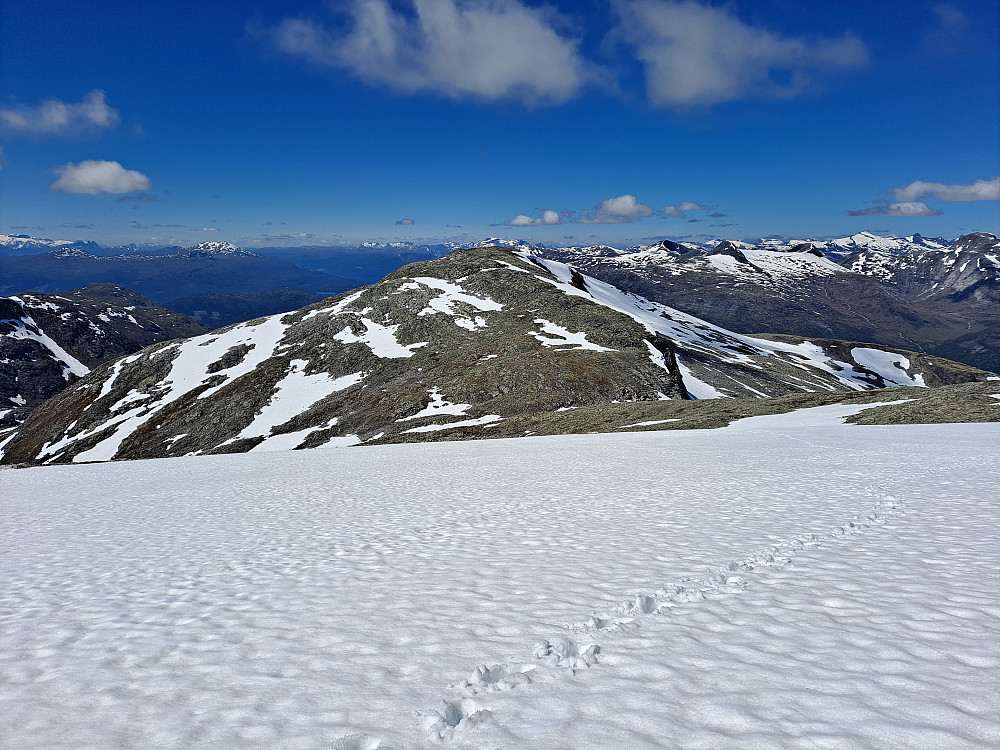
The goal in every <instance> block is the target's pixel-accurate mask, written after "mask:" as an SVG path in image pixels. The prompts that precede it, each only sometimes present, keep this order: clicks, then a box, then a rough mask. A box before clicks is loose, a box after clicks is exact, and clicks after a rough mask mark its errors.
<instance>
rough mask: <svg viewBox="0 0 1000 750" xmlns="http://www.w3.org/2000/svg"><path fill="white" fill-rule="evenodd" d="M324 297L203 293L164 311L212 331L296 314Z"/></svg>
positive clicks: (291, 292)
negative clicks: (171, 311) (281, 315)
mask: <svg viewBox="0 0 1000 750" xmlns="http://www.w3.org/2000/svg"><path fill="white" fill-rule="evenodd" d="M324 296H327V295H324V294H321V293H319V292H306V291H303V290H301V289H270V290H267V291H258V292H204V293H202V294H192V295H189V296H187V297H181V298H180V299H175V300H173V301H172V302H168V303H167V307H169V308H170V309H171V310H176V311H177V312H179V313H184V314H185V315H189V316H191V317H192V318H194V319H195V320H197V321H199V322H201V323H206V324H208V325H210V326H211V327H212V328H221V327H222V326H228V325H232V324H233V323H239V322H241V321H244V320H252V319H253V318H259V317H261V316H264V315H275V314H276V313H282V312H290V311H292V310H298V309H299V308H300V307H305V306H306V305H311V304H313V303H315V302H319V301H320V300H321V299H323V297H324Z"/></svg>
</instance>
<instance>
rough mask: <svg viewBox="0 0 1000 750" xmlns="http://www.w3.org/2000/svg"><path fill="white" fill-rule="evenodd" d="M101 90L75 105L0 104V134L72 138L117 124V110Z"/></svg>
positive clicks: (56, 102) (49, 101) (54, 102)
mask: <svg viewBox="0 0 1000 750" xmlns="http://www.w3.org/2000/svg"><path fill="white" fill-rule="evenodd" d="M104 97H105V94H104V92H103V91H100V90H94V91H91V92H90V93H89V94H87V95H86V96H85V97H84V98H83V100H82V101H80V102H77V103H75V104H70V103H67V102H63V101H59V100H58V99H46V100H45V101H44V102H42V103H41V104H39V105H38V106H37V107H29V106H27V105H24V104H13V105H7V106H3V107H0V133H3V134H4V135H27V136H32V137H35V138H54V137H75V136H80V135H87V134H89V133H94V132H97V131H100V130H108V129H110V128H114V127H115V126H117V125H118V122H119V117H118V111H117V110H115V109H112V108H111V107H109V106H108V104H107V102H106V101H105V99H104Z"/></svg>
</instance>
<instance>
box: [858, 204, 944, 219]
mask: <svg viewBox="0 0 1000 750" xmlns="http://www.w3.org/2000/svg"><path fill="white" fill-rule="evenodd" d="M941 213H942V212H941V211H939V210H938V209H935V208H931V207H930V206H928V205H927V204H926V203H924V202H923V201H904V202H900V203H880V204H878V205H876V206H872V207H871V208H862V209H859V210H857V211H848V212H847V215H848V216H940V215H941Z"/></svg>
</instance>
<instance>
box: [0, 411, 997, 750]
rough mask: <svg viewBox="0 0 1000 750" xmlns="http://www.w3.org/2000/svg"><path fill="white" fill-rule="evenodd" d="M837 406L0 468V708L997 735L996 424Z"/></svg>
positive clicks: (316, 724) (875, 742) (222, 734)
mask: <svg viewBox="0 0 1000 750" xmlns="http://www.w3.org/2000/svg"><path fill="white" fill-rule="evenodd" d="M813 411H815V410H813ZM844 413H845V410H844V408H843V407H840V408H839V410H838V409H836V408H834V409H827V410H826V411H824V412H822V413H820V414H816V413H813V414H812V416H811V418H809V419H806V418H805V416H804V415H806V414H807V412H800V413H798V415H797V416H796V415H793V417H795V418H794V419H790V418H789V417H788V416H781V417H766V418H757V419H754V420H747V421H745V422H744V423H742V424H739V425H737V426H736V427H731V428H726V429H723V430H712V431H697V432H683V433H679V432H653V433H649V432H646V433H623V434H615V435H583V436H562V437H547V438H533V439H519V440H507V441H476V442H470V443H447V444H418V445H397V446H372V447H366V448H360V449H356V450H349V451H326V450H322V449H318V450H313V451H299V452H292V453H282V454H277V453H265V454H261V455H256V454H255V455H252V456H251V455H246V454H244V455H230V456H210V457H195V458H182V459H164V460H159V461H145V462H128V463H108V464H99V465H86V466H57V467H42V468H36V469H24V470H16V471H5V472H2V473H0V482H2V485H3V486H2V490H3V492H2V498H3V499H2V503H3V506H2V509H3V513H2V515H0V550H2V551H0V556H2V557H0V567H2V568H3V570H4V572H5V573H4V583H3V586H2V588H0V612H2V615H0V617H2V620H0V735H2V736H4V737H5V740H6V741H7V742H8V743H9V744H10V745H11V746H12V747H17V748H46V749H47V750H58V749H60V748H74V749H77V748H81V749H82V748H143V750H147V749H149V748H180V747H183V748H209V747H211V748H274V747H281V748H323V749H326V748H330V747H339V748H348V750H350V749H351V748H355V749H356V748H369V749H371V748H380V749H381V750H386V749H387V748H424V747H439V746H441V743H445V744H447V745H449V746H452V747H461V748H494V747H495V748H500V747H510V748H522V747H546V748H615V747H620V748H626V747H627V748H653V747H658V748H662V747H684V748H709V747H710V748H727V747H731V748H747V747H768V748H775V747H781V748H800V747H801V748H813V747H832V748H851V749H852V750H853V749H855V748H918V747H938V748H989V747H996V746H997V745H998V744H1000V706H998V705H997V703H996V700H995V696H996V695H997V694H998V691H1000V677H998V676H997V675H998V674H1000V669H998V667H1000V647H998V645H997V644H998V643H1000V606H998V605H997V603H996V602H997V594H998V593H1000V585H998V579H997V574H996V571H997V569H998V568H1000V565H998V563H1000V553H998V551H997V548H996V547H997V546H996V544H995V534H994V533H993V532H992V531H991V529H993V528H995V518H996V513H997V510H998V507H997V505H998V500H997V498H996V493H995V492H993V488H994V487H995V486H997V483H998V481H1000V466H998V465H997V462H996V461H995V460H994V458H993V455H994V454H993V448H992V446H995V444H996V439H997V437H998V435H1000V432H998V429H1000V428H998V427H997V425H989V424H981V425H937V426H919V427H854V426H838V425H837V424H836V423H837V422H838V421H839V418H840V416H842V415H843V414H844ZM796 421H797V424H796Z"/></svg>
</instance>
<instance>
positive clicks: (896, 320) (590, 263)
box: [538, 232, 1000, 370]
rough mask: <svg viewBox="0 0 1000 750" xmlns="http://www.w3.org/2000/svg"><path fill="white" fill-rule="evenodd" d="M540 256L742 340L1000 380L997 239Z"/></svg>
mask: <svg viewBox="0 0 1000 750" xmlns="http://www.w3.org/2000/svg"><path fill="white" fill-rule="evenodd" d="M831 246H833V249H831ZM538 252H539V253H540V254H541V255H544V256H545V257H549V258H553V259H556V260H561V261H564V262H568V263H572V264H573V265H575V266H577V267H579V268H580V269H581V270H583V271H585V272H587V273H590V274H592V275H594V276H596V277H597V278H600V279H603V280H605V281H608V282H610V283H613V284H615V285H617V286H619V287H621V288H623V289H627V290H630V291H634V292H636V293H638V294H642V295H644V296H646V297H649V298H650V299H652V300H655V301H658V302H662V303H664V304H670V305H672V306H674V307H677V308H678V309H680V310H683V311H685V312H687V313H690V314H692V315H696V316H698V317H701V318H704V319H705V320H708V321H710V322H712V323H715V324H717V325H721V326H724V327H726V328H729V329H732V330H734V331H738V332H741V333H758V332H770V331H781V332H784V333H789V334H794V335H799V336H810V337H813V336H821V337H827V338H838V339H850V340H855V341H870V342H874V343H880V344H885V345H890V346H892V345H896V346H902V347H903V348H906V349H913V350H917V351H925V352H927V353H931V354H937V355H939V356H948V357H949V358H952V359H958V360H960V361H963V362H966V363H968V364H972V365H975V366H977V367H981V368H983V369H988V370H1000V347H998V346H997V343H1000V342H998V331H1000V329H998V326H1000V304H998V302H1000V242H998V240H997V238H996V237H994V236H993V235H991V234H985V233H982V232H980V233H974V234H970V235H966V236H965V237H962V238H960V239H959V240H958V241H957V242H955V243H954V244H950V245H943V244H942V242H941V241H939V240H927V239H925V238H922V237H919V236H918V235H917V236H914V237H910V238H906V239H905V240H898V239H897V240H893V241H889V240H887V239H885V238H877V237H874V236H873V235H868V234H861V235H855V236H854V237H851V238H847V239H844V240H835V241H831V242H829V243H826V244H825V245H821V244H820V243H811V242H800V243H789V242H778V241H776V240H775V241H770V242H768V243H765V245H754V246H750V245H748V244H746V243H738V242H728V241H724V242H721V243H718V244H716V245H715V246H711V247H701V246H692V245H687V244H681V243H676V242H672V241H669V240H668V241H664V242H661V243H658V244H656V245H652V246H648V247H637V248H630V249H628V250H618V249H615V248H607V247H590V248H556V249H539V250H538ZM836 258H839V262H835V259H836Z"/></svg>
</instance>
